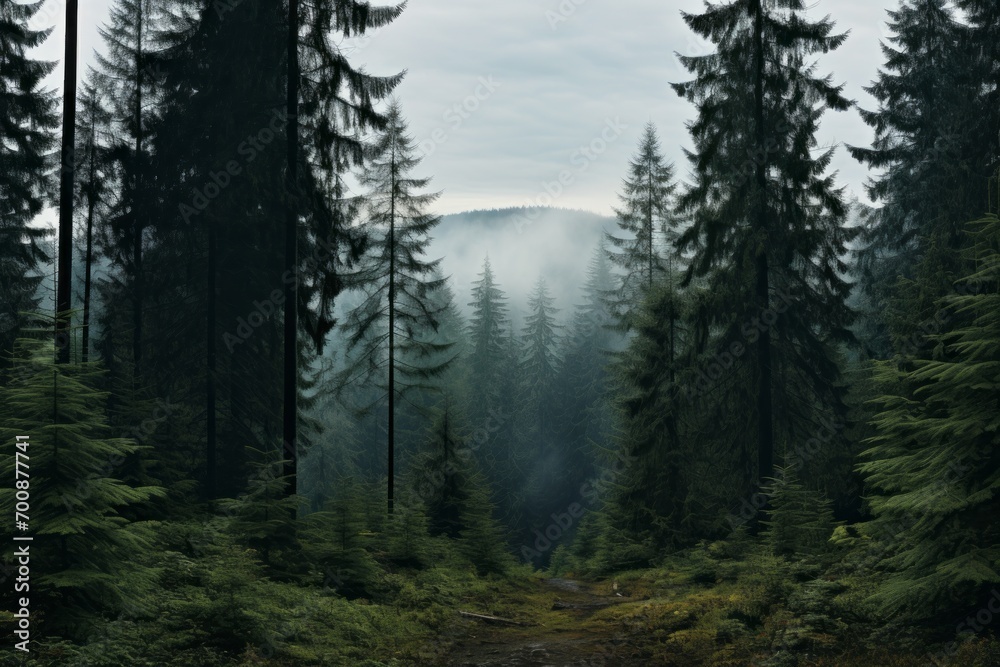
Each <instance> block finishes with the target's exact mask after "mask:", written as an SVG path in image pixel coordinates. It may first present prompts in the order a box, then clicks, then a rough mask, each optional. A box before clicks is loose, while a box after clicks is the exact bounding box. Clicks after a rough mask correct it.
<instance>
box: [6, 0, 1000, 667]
mask: <svg viewBox="0 0 1000 667" xmlns="http://www.w3.org/2000/svg"><path fill="white" fill-rule="evenodd" d="M52 4H59V6H60V8H61V7H62V6H63V5H64V6H65V12H66V16H67V21H66V23H67V32H66V37H65V51H66V54H67V58H66V60H65V62H63V63H62V64H63V66H64V69H65V82H66V85H64V87H63V89H62V91H61V92H60V93H58V94H56V93H54V92H51V91H49V90H48V89H47V88H46V87H45V86H44V85H43V80H44V79H45V78H46V77H47V76H48V75H49V73H50V72H52V71H53V70H54V69H55V68H56V66H57V63H53V62H47V61H44V60H39V59H37V58H36V57H35V49H36V47H38V46H39V45H40V44H41V43H43V42H44V41H45V40H47V39H52V37H51V35H50V33H51V30H49V29H36V28H35V27H32V26H35V25H37V23H36V22H35V19H36V18H37V17H38V16H39V12H41V11H42V9H43V7H46V6H50V5H52ZM564 4H566V3H564ZM577 4H579V3H577ZM824 4H826V5H827V6H829V8H830V11H831V12H832V14H833V15H832V16H829V17H826V18H822V19H816V18H814V16H813V15H812V14H811V13H810V12H809V11H808V10H810V9H811V7H807V6H806V3H804V2H802V1H801V0H726V1H724V2H705V3H704V5H703V7H702V10H701V11H700V13H683V12H679V13H678V16H677V21H679V22H683V23H684V24H685V26H686V29H687V30H688V31H690V32H691V33H692V34H694V35H696V36H697V37H698V38H699V39H701V40H704V41H705V42H707V43H710V44H712V45H713V49H712V50H711V52H708V53H699V54H695V55H687V54H685V53H683V52H681V53H680V54H679V56H678V57H679V61H680V63H681V65H682V66H683V68H684V69H685V70H686V71H687V77H686V78H684V80H678V81H673V82H666V81H664V82H659V84H658V85H661V87H663V89H664V91H665V93H664V94H670V95H676V96H678V97H679V98H680V99H682V100H684V101H685V102H686V103H687V105H688V107H687V108H688V109H689V118H688V122H687V129H688V135H687V136H678V137H669V138H667V137H665V136H664V135H663V134H662V133H661V132H660V131H659V130H658V128H657V127H656V126H655V125H654V124H653V123H652V122H650V123H649V124H647V125H646V126H645V128H644V130H643V131H642V132H641V137H640V140H639V142H638V145H636V146H635V147H634V149H633V155H632V158H631V161H630V162H629V163H628V164H623V165H621V167H622V169H621V174H620V177H621V179H622V180H621V181H620V183H619V184H618V187H619V199H618V201H617V202H614V203H613V206H614V212H615V216H614V217H613V218H602V217H601V216H598V215H594V214H591V213H587V212H573V211H557V210H556V209H552V208H546V207H545V206H542V207H537V208H536V207H527V208H522V209H494V210H491V211H485V210H482V211H474V212H469V213H466V214H463V215H460V216H447V217H445V218H442V217H441V216H440V215H439V214H438V213H436V212H435V206H436V203H437V200H438V198H439V196H440V192H439V191H438V190H436V189H435V187H434V186H433V185H432V182H431V176H432V175H431V174H429V173H427V172H426V170H425V169H424V166H423V165H422V161H423V158H424V157H425V156H424V154H423V150H422V148H421V146H420V143H419V142H418V141H417V139H415V138H414V136H413V135H412V134H411V133H410V131H409V129H408V125H407V118H406V106H405V100H403V99H400V98H399V97H397V96H396V95H395V94H394V91H396V89H397V86H398V85H399V84H400V82H401V81H402V80H403V76H404V73H403V72H398V73H390V74H388V75H374V74H371V73H369V72H367V71H366V70H365V68H363V67H361V66H359V65H358V64H357V63H356V62H353V61H352V58H351V54H350V50H349V49H345V48H344V44H345V43H346V41H345V40H350V39H354V38H358V37H359V36H364V35H366V34H370V33H372V32H373V31H377V30H379V29H380V28H381V27H383V26H386V25H388V24H390V23H391V22H393V21H394V20H396V19H397V18H398V17H399V16H401V15H402V13H403V12H417V11H420V9H419V7H417V6H416V3H412V5H413V6H410V7H407V6H406V3H403V4H400V5H396V6H371V5H370V4H368V3H367V2H359V1H357V0H309V1H308V2H299V0H282V1H277V2H264V1H263V0H115V1H114V2H113V4H112V11H111V14H110V17H109V19H108V21H107V23H106V24H104V25H103V26H102V28H101V30H100V35H101V38H102V42H103V45H102V48H101V49H100V50H99V52H98V54H97V55H96V56H95V58H94V59H93V60H92V61H87V62H91V63H92V65H90V66H86V67H84V66H83V63H82V62H81V63H78V61H77V54H76V51H77V44H76V30H77V13H78V9H79V8H78V0H66V1H65V2H63V3H57V2H56V0H48V2H46V0H35V1H27V0H0V480H2V483H0V515H2V521H3V525H4V530H3V531H2V534H3V536H4V538H3V539H4V546H3V556H2V558H3V560H2V563H0V584H2V587H3V595H2V599H3V600H4V604H3V606H2V608H0V627H2V628H3V637H4V639H3V646H2V649H0V665H136V666H138V665H150V666H159V665H175V666H178V667H180V666H185V667H188V666H198V665H204V666H225V665H233V666H235V665H244V666H250V665H260V666H265V665H266V666H274V667H277V666H285V665H344V666H355V665H357V666H363V667H407V666H415V667H419V666H424V665H426V666H433V665H439V666H445V665H453V666H458V665H496V666H499V665H538V666H541V665H580V666H584V665H586V666H591V667H595V666H598V665H601V666H606V667H610V666H615V665H622V666H628V665H636V666H643V665H676V666H678V667H683V666H695V665H705V666H709V665H712V666H719V667H721V666H724V665H725V666H738V665H760V666H768V667H794V666H802V667H805V666H817V667H818V666H821V665H822V666H830V665H859V666H861V667H868V666H870V667H875V666H893V667H910V666H913V667H916V666H921V667H924V666H927V665H956V666H963V667H966V666H968V667H986V666H990V665H993V666H996V665H1000V640H998V638H997V636H996V635H997V630H998V627H1000V623H998V622H996V619H997V617H998V615H1000V592H998V591H1000V525H998V523H997V517H998V516H1000V495H998V494H1000V219H998V217H997V215H998V211H1000V85H998V82H1000V4H997V2H996V1H995V0H954V2H949V1H946V0H899V1H898V3H897V4H896V7H895V8H894V9H893V10H891V11H890V12H889V13H888V16H887V18H886V21H887V23H886V25H885V31H884V34H885V38H884V40H883V43H882V47H881V48H882V54H883V57H884V60H883V62H882V63H881V64H880V66H879V69H878V75H877V78H876V79H875V80H874V81H871V82H868V86H867V87H866V88H865V90H866V91H867V92H868V93H870V95H871V96H872V98H873V99H874V100H876V102H877V104H876V105H875V106H874V107H872V108H863V107H862V106H861V105H859V104H858V103H856V102H855V101H853V100H851V99H848V98H847V97H846V96H845V93H844V86H843V85H838V84H837V83H835V81H836V80H837V79H836V73H828V72H827V71H825V70H824V69H823V63H822V57H823V54H827V53H829V52H831V51H833V50H836V49H838V48H839V47H841V46H842V44H843V43H844V41H845V39H846V32H844V31H842V30H841V28H840V27H839V26H838V24H836V23H835V20H836V18H837V17H836V13H837V12H838V11H839V10H840V5H838V4H834V3H824ZM49 9H50V10H51V7H49ZM59 11H62V9H60V10H59ZM637 20H641V17H637ZM78 68H79V72H78ZM78 74H79V76H80V79H81V81H82V83H81V85H79V86H77V84H76V80H77V75H78ZM668 84H669V86H670V87H667V86H668ZM595 94H597V92H595ZM828 113H829V114H860V117H861V118H862V120H863V121H864V123H866V124H867V125H868V126H870V128H871V131H872V135H873V137H874V139H873V141H872V142H871V144H870V145H863V146H853V145H849V146H846V147H844V148H843V149H842V150H846V151H848V152H849V154H850V155H851V156H852V158H853V159H855V160H857V161H858V163H859V164H861V165H864V166H865V167H866V168H867V169H869V170H870V171H869V174H870V177H869V180H868V181H867V184H866V188H867V195H868V200H869V202H872V203H873V204H871V203H863V202H861V201H859V200H858V199H857V198H854V197H849V196H848V194H847V192H846V188H845V187H844V185H843V184H842V183H841V182H840V181H838V176H837V174H836V172H834V171H832V170H831V168H830V164H831V159H832V156H833V154H834V151H835V150H837V149H838V147H837V146H821V145H820V142H819V141H818V140H817V132H818V130H819V128H820V126H821V123H822V121H823V118H824V116H826V115H827V114H828ZM668 141H669V143H670V144H671V145H674V144H676V145H680V146H683V147H684V148H683V151H684V155H685V156H686V158H687V163H686V164H674V163H673V162H672V161H670V160H669V159H668V158H667V157H666V155H667V152H666V151H665V149H664V145H665V143H667V142H668ZM52 211H57V214H58V225H57V229H55V230H54V233H53V231H52V230H50V229H49V228H47V227H46V225H44V224H40V222H39V220H40V219H42V218H43V217H44V216H45V215H52V214H53V213H52ZM46 212H48V213H46ZM553 215H557V216H558V221H556V222H554V220H555V218H553V217H552V216H553ZM557 224H558V225H562V227H561V229H565V230H566V237H567V239H568V238H570V237H572V238H573V241H572V243H571V242H569V241H567V245H565V246H563V247H562V248H561V249H560V248H559V247H554V248H552V249H551V254H552V255H553V256H555V255H560V252H562V253H563V254H562V255H560V256H561V257H563V258H564V259H563V260H560V261H564V262H565V266H575V267H576V269H577V273H576V274H574V276H578V277H567V269H565V267H564V268H556V269H553V270H551V271H549V270H547V269H546V268H545V267H539V266H531V265H522V266H519V267H518V275H516V276H515V275H511V274H510V272H508V273H506V274H505V273H504V271H502V270H501V269H500V265H498V264H497V263H496V259H497V257H496V255H491V254H490V253H489V252H482V253H481V254H478V256H476V257H475V259H474V262H475V267H476V268H469V267H466V268H467V269H468V270H467V271H466V273H464V274H463V275H470V276H473V277H472V278H471V279H470V280H464V281H461V282H460V281H457V280H456V279H455V278H454V277H453V276H454V275H455V270H456V268H458V267H456V266H455V265H453V264H449V262H452V261H453V259H454V258H452V257H449V256H448V255H440V254H438V252H437V250H438V249H439V248H441V247H445V246H447V247H449V248H459V247H461V248H468V247H471V246H469V243H470V239H474V238H476V237H483V236H484V235H488V234H498V233H500V232H498V231H497V230H505V231H503V233H506V234H509V235H511V236H512V237H513V236H514V235H517V234H520V233H521V232H522V231H524V230H525V228H528V229H529V230H536V229H540V228H542V227H543V226H545V225H550V228H552V229H554V228H555V227H553V225H557ZM442 244H443V245H442ZM449 244H450V245H449ZM480 247H481V246H476V248H477V250H476V252H477V253H478V252H479V250H478V248H480ZM581 248H585V249H584V250H582V251H581ZM463 252H464V251H463ZM466 260H467V258H465V260H463V261H466ZM553 266H564V265H553ZM524 275H527V276H528V277H529V278H528V280H529V282H531V281H533V282H534V286H533V287H532V288H530V289H526V290H522V289H518V290H516V291H514V290H511V289H509V288H507V287H505V285H509V284H512V281H514V279H515V278H516V279H517V280H518V281H521V280H522V278H523V277H524ZM519 284H520V283H519Z"/></svg>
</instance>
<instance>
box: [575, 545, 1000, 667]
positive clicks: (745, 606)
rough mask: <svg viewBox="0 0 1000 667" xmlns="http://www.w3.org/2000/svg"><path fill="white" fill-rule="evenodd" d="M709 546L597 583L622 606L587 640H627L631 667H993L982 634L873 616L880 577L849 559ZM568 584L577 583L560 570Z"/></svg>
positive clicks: (995, 660)
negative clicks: (874, 593) (795, 557)
mask: <svg viewBox="0 0 1000 667" xmlns="http://www.w3.org/2000/svg"><path fill="white" fill-rule="evenodd" d="M734 546H737V545H734V544H730V543H726V542H715V543H706V544H702V545H701V546H699V547H697V548H693V549H689V550H685V551H682V552H679V553H676V554H674V555H672V556H669V557H666V558H664V559H662V561H661V562H660V563H658V566H657V567H655V568H651V569H643V570H634V571H627V572H619V573H615V574H614V575H612V576H610V577H609V578H607V579H602V580H601V581H600V582H598V583H597V584H596V585H595V590H596V591H598V592H601V593H604V594H609V595H610V594H614V593H615V592H617V593H621V594H622V596H623V597H622V600H623V601H622V602H621V604H616V605H613V606H609V607H607V608H604V609H601V610H599V611H597V612H595V613H594V614H593V615H591V616H590V617H589V618H588V619H586V621H585V623H586V625H587V626H588V628H589V629H590V631H591V632H593V633H600V634H603V635H606V636H617V637H619V638H621V637H624V638H625V639H626V641H625V645H626V646H627V647H628V651H627V655H626V656H624V657H625V658H626V659H628V660H630V661H631V662H633V663H634V664H637V665H639V664H641V665H645V664H650V665H663V666H667V667H669V666H677V667H693V666H706V667H709V666H711V667H736V666H755V667H806V666H809V667H827V666H833V665H844V666H851V667H931V666H932V665H935V666H938V665H951V666H954V667H996V666H997V665H1000V642H998V641H996V639H995V638H994V637H993V636H992V635H991V634H990V633H989V631H988V629H986V630H984V632H982V633H980V634H978V635H977V634H974V633H970V632H966V633H964V634H962V633H959V634H958V636H956V634H955V632H954V629H955V628H954V625H951V626H938V627H935V626H931V625H925V626H912V625H906V624H904V623H902V622H900V621H895V620H892V619H890V618H886V617H883V616H880V615H879V613H878V610H877V608H875V607H874V606H872V605H871V604H870V603H869V602H868V599H869V598H870V595H871V592H872V591H873V590H874V589H875V587H876V584H877V575H876V574H874V573H872V572H870V571H859V570H856V569H855V568H853V567H852V566H851V564H850V562H849V559H848V562H844V561H839V560H837V558H838V557H840V556H844V555H846V554H828V555H827V559H826V560H824V559H823V558H815V559H802V560H791V559H786V558H783V557H778V556H774V555H773V553H772V551H771V550H770V549H768V548H767V547H764V546H754V547H745V546H744V545H738V546H739V548H734ZM557 574H560V575H563V576H573V575H574V574H575V573H572V572H568V571H559V572H557Z"/></svg>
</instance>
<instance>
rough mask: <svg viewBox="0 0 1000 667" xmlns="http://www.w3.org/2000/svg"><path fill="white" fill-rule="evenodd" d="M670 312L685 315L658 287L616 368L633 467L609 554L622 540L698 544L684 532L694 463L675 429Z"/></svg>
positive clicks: (611, 517) (617, 502) (625, 446)
mask: <svg viewBox="0 0 1000 667" xmlns="http://www.w3.org/2000/svg"><path fill="white" fill-rule="evenodd" d="M671 312H681V306H680V303H679V298H678V295H677V293H676V292H673V291H671V290H670V289H669V288H667V287H666V286H665V285H664V284H659V285H656V286H654V288H653V289H652V290H650V291H648V292H647V293H646V297H645V298H644V300H643V303H642V306H641V310H639V311H638V312H637V313H636V314H635V317H634V324H635V326H634V337H633V338H632V340H631V341H630V342H629V345H628V347H627V349H626V350H625V351H624V352H622V353H621V354H620V355H618V356H617V358H616V359H615V362H614V366H613V373H614V379H615V392H614V394H615V399H614V400H615V407H616V410H617V417H618V425H619V432H618V435H617V440H618V443H617V444H618V447H617V452H616V456H617V457H618V459H619V460H620V461H623V462H627V465H625V466H623V469H622V470H621V471H620V473H619V474H618V475H617V476H616V479H615V481H614V484H613V486H612V488H611V491H610V493H609V494H608V497H607V499H606V504H605V507H604V508H603V510H602V511H603V513H604V514H605V516H606V517H607V526H608V528H609V529H610V530H612V531H614V534H615V535H616V537H615V538H614V539H612V538H611V536H610V535H605V537H606V538H607V539H608V545H609V546H610V545H611V544H613V543H614V542H616V541H622V540H623V541H624V542H626V543H628V544H632V545H636V546H637V547H638V546H639V545H641V546H642V549H657V550H659V549H663V548H671V547H673V548H676V547H678V546H680V545H682V544H684V543H685V542H688V541H690V539H691V535H690V534H687V533H686V526H685V525H684V523H685V520H686V514H687V512H686V503H687V494H688V488H689V481H688V472H687V470H686V465H685V464H686V462H687V460H688V459H690V458H691V455H690V453H689V452H685V451H682V450H681V447H680V443H681V441H680V439H678V438H677V437H676V429H675V428H673V427H672V426H671V424H676V422H677V420H678V413H679V412H680V410H681V408H682V404H681V398H680V393H679V392H678V391H676V388H675V387H674V386H673V381H672V379H671V378H672V376H673V371H674V366H675V364H676V361H675V360H674V359H673V358H672V357H671V355H670V348H669V339H670V330H671V320H670V317H669V313H671ZM623 546H625V545H623ZM606 558H610V559H611V560H615V559H614V558H611V557H610V556H606Z"/></svg>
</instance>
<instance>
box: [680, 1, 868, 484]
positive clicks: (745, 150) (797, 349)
mask: <svg viewBox="0 0 1000 667" xmlns="http://www.w3.org/2000/svg"><path fill="white" fill-rule="evenodd" d="M804 11H805V4H804V3H803V2H801V1H800V0H776V1H774V2H766V1H764V0H738V1H736V2H732V3H727V4H718V3H707V4H706V6H705V11H704V12H703V13H701V14H684V15H683V16H684V20H685V22H686V23H687V24H688V26H689V27H690V28H691V29H692V30H693V31H694V32H696V33H697V34H698V35H700V36H701V37H703V38H705V39H707V40H710V41H712V42H714V43H715V44H716V47H717V49H716V52H715V53H712V54H708V55H703V56H682V57H681V63H682V64H683V65H684V66H685V67H686V68H687V69H688V70H689V71H691V72H692V73H693V74H694V77H695V78H694V80H693V81H689V82H685V83H678V84H673V87H674V90H675V91H676V92H677V93H678V94H679V95H681V96H682V97H684V98H685V99H687V100H688V101H690V102H691V103H693V104H694V105H695V106H696V107H697V109H698V118H697V119H696V120H695V121H694V122H692V123H690V124H689V130H690V132H691V136H692V139H693V141H694V150H693V151H691V152H690V153H689V159H690V161H691V165H692V168H693V172H694V174H693V176H694V183H692V184H691V185H690V187H688V188H687V189H686V191H685V192H684V193H683V195H682V196H681V197H680V200H679V211H680V212H681V213H682V214H684V215H685V216H687V217H689V218H690V219H691V226H690V227H689V228H688V229H686V231H685V232H684V233H683V234H682V235H681V237H680V239H679V248H680V249H681V250H682V251H693V253H694V256H693V258H692V259H691V261H690V264H689V266H688V269H687V274H686V277H685V281H686V282H688V283H689V282H690V281H691V280H693V279H694V278H696V277H702V278H704V281H705V287H706V294H707V295H710V296H711V301H706V302H704V307H702V306H699V307H698V309H697V310H698V311H701V313H702V316H703V317H705V318H708V320H707V322H705V323H704V325H703V326H702V325H699V326H702V330H703V331H705V332H708V333H712V334H713V338H714V339H715V340H714V341H713V343H712V345H717V346H718V347H717V348H716V349H717V350H719V351H727V350H730V349H732V346H733V344H734V343H736V344H739V345H741V346H742V348H743V349H744V350H746V346H747V344H749V345H750V350H749V353H750V354H749V356H750V363H751V364H752V368H753V373H752V375H751V374H747V373H738V372H735V371H737V370H739V369H734V370H733V371H730V372H729V373H725V374H724V375H725V378H724V379H723V380H722V381H721V382H720V383H719V384H724V385H725V387H724V389H723V390H722V393H724V394H727V395H728V396H729V397H730V398H731V399H732V400H734V401H737V403H739V404H740V405H739V407H737V403H733V404H730V405H729V406H728V408H727V409H726V413H727V414H730V415H732V416H734V417H735V416H736V415H747V414H749V415H752V419H753V424H752V426H750V428H751V430H752V432H754V431H755V436H754V437H753V438H746V437H745V434H743V433H741V434H740V436H739V437H737V436H736V434H737V432H743V431H745V429H747V427H748V425H747V424H745V423H743V422H742V420H739V419H738V418H737V419H733V420H730V421H729V428H730V429H732V437H731V438H730V439H731V440H732V441H734V442H738V441H742V442H749V443H752V444H755V445H756V450H757V451H756V459H757V465H756V474H753V473H752V472H751V471H750V470H748V471H747V473H748V474H747V477H748V478H749V479H755V480H756V481H757V483H758V484H759V483H760V481H761V480H763V479H764V478H766V477H768V476H770V475H771V473H772V469H773V465H774V452H775V451H776V447H775V440H776V436H777V437H778V438H780V439H781V440H783V441H786V442H798V441H800V440H801V439H802V438H807V437H809V436H808V433H809V431H810V429H811V428H812V427H811V425H810V423H809V421H804V420H802V419H801V418H800V417H799V415H808V414H809V413H810V412H811V411H812V410H814V409H815V406H816V405H823V404H827V405H833V406H837V409H838V410H843V409H844V408H843V406H842V397H841V393H842V391H841V389H840V387H839V385H838V383H839V369H838V366H837V363H836V361H835V354H834V352H835V348H834V346H835V345H836V344H838V343H841V342H847V341H850V340H851V336H850V333H849V331H848V330H847V328H846V327H847V326H848V325H849V324H850V322H851V318H852V315H851V312H850V310H849V309H848V308H847V307H846V305H845V299H846V298H847V295H848V292H849V288H850V286H849V284H848V283H847V282H846V281H845V279H844V277H843V276H844V275H845V272H846V270H847V267H846V265H845V264H844V262H843V261H842V257H843V255H844V253H845V250H846V246H847V243H848V242H849V241H850V240H851V238H852V236H853V232H851V231H850V230H847V229H845V228H844V226H843V222H844V216H845V214H846V209H845V205H844V202H843V198H842V192H841V191H840V190H838V189H836V188H834V185H833V179H832V176H828V175H825V174H824V172H825V171H826V169H827V167H828V166H829V163H830V159H831V157H832V149H830V150H827V151H824V152H822V153H820V154H819V155H815V156H814V155H813V154H812V150H813V149H814V148H815V147H816V140H815V134H816V130H817V124H818V121H819V118H820V116H821V114H822V113H823V111H824V110H825V109H826V108H832V109H836V110H844V109H847V108H848V107H849V106H850V102H849V101H848V100H846V99H845V98H844V97H843V96H842V94H841V90H842V86H833V85H832V84H831V83H830V77H823V78H821V77H819V76H817V75H816V74H815V66H814V65H811V64H807V63H806V58H807V57H809V56H811V55H813V54H816V53H821V52H827V51H830V50H832V49H835V48H837V47H839V46H840V45H841V44H842V43H843V41H844V39H845V35H843V34H840V35H838V34H835V33H834V32H833V29H834V24H833V22H832V21H830V20H829V19H828V18H826V19H823V20H820V21H810V20H808V19H806V18H805V17H804V16H803V12H804ZM748 156H749V159H748ZM782 294H784V295H787V296H785V297H781V296H779V295H782ZM792 295H794V296H792ZM779 299H781V300H779ZM778 309H780V310H781V311H782V312H781V315H780V320H779V319H778V317H777V315H778ZM696 312H697V311H696ZM762 318H763V319H762ZM762 323H763V324H764V326H763V327H761V324H762ZM715 334H717V335H715ZM699 340H700V341H701V343H702V344H704V342H705V341H706V340H707V336H706V337H702V338H700V339H699ZM794 377H798V378H801V380H800V381H798V382H796V386H794V388H793V386H792V383H791V382H790V380H789V379H790V378H794ZM748 381H749V382H750V383H752V385H751V386H750V387H748V386H747V385H746V384H745V383H746V382H748ZM713 400H715V399H713ZM718 400H723V399H721V398H720V399H718ZM727 400H728V399H727ZM744 402H745V403H744ZM796 404H798V405H796ZM776 405H777V406H779V408H780V409H779V411H778V412H777V413H776V412H775V406H776ZM744 446H745V445H744ZM778 451H780V449H779V450H778ZM744 458H745V459H746V460H747V461H750V460H752V459H751V455H750V454H749V453H747V455H746V456H745V457H744Z"/></svg>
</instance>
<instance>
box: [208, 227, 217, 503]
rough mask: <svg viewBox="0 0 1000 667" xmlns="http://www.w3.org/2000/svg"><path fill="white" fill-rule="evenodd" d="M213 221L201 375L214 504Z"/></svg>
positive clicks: (214, 228) (215, 271)
mask: <svg viewBox="0 0 1000 667" xmlns="http://www.w3.org/2000/svg"><path fill="white" fill-rule="evenodd" d="M216 235H217V229H216V222H215V219H214V218H209V220H208V281H207V282H208V304H207V307H206V309H205V310H206V317H205V350H206V358H207V359H206V360H207V363H208V368H207V369H206V372H205V421H206V437H205V466H206V470H205V495H206V496H207V497H208V500H209V501H212V500H215V497H216V493H217V486H216V474H215V472H216V463H215V453H216V422H215V418H216V414H215V408H216V396H215V389H216V387H215V383H216V354H215V321H216V312H215V311H216V308H217V306H216V294H215V281H216V273H217V271H218V267H217V262H218V248H217V247H216V246H217V244H218V239H217V238H216Z"/></svg>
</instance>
